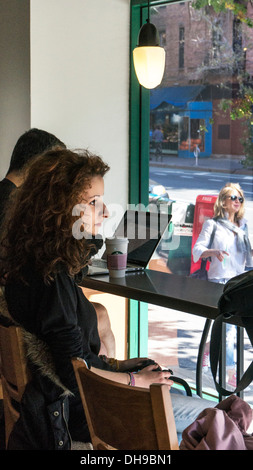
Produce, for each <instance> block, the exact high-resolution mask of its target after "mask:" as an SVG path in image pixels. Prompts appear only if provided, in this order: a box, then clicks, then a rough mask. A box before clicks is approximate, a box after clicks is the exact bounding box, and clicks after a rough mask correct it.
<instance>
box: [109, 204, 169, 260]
mask: <svg viewBox="0 0 253 470" xmlns="http://www.w3.org/2000/svg"><path fill="white" fill-rule="evenodd" d="M170 219H171V214H164V213H158V212H144V211H133V210H128V211H126V212H125V214H124V217H123V218H122V220H121V221H120V223H119V225H118V227H117V229H116V230H115V233H114V236H116V237H127V238H128V240H129V243H128V256H127V262H128V263H130V264H136V265H138V266H142V267H144V268H145V267H146V266H147V264H148V262H149V261H150V259H151V257H152V255H153V253H154V251H155V249H156V247H157V245H158V243H159V241H160V240H161V237H162V235H163V233H164V231H165V229H166V228H167V226H168V223H169V222H170ZM104 256H105V253H104V255H103V258H104Z"/></svg>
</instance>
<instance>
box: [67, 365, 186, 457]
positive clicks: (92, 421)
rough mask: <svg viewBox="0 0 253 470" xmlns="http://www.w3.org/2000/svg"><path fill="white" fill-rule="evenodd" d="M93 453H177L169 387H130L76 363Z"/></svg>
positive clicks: (154, 385) (177, 447) (156, 385)
mask: <svg viewBox="0 0 253 470" xmlns="http://www.w3.org/2000/svg"><path fill="white" fill-rule="evenodd" d="M72 364H73V367H74V370H75V374H76V379H77V383H78V387H79V390H80V395H81V399H82V403H83V407H84V411H85V414H86V419H87V423H88V426H89V431H90V435H91V441H92V445H93V448H94V450H100V449H103V450H115V449H116V450H178V449H179V446H178V439H177V432H176V426H175V420H174V415H173V409H172V403H171V397H170V392H169V389H168V387H167V385H161V384H153V385H151V386H150V389H149V390H148V389H144V388H139V387H130V386H127V385H123V384H119V383H117V382H113V381H111V380H108V379H105V378H103V377H101V376H99V375H97V374H95V373H94V372H91V371H90V370H89V369H88V368H87V367H86V365H85V363H84V361H82V360H80V359H73V360H72Z"/></svg>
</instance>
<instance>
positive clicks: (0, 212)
mask: <svg viewBox="0 0 253 470" xmlns="http://www.w3.org/2000/svg"><path fill="white" fill-rule="evenodd" d="M15 188H16V186H15V184H14V183H12V181H10V180H8V179H7V178H4V179H3V180H2V181H0V224H1V223H2V220H3V217H4V214H5V207H6V204H7V202H8V200H9V198H10V195H11V193H12V191H13V190H14V189H15Z"/></svg>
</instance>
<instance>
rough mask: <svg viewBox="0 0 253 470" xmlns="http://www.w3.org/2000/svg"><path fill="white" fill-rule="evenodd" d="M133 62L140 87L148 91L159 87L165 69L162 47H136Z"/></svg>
mask: <svg viewBox="0 0 253 470" xmlns="http://www.w3.org/2000/svg"><path fill="white" fill-rule="evenodd" d="M133 61H134V68H135V72H136V75H137V78H138V81H139V83H140V85H142V86H144V87H145V88H148V89H151V88H155V87H156V86H158V85H160V83H161V81H162V78H163V74H164V67H165V50H164V49H163V47H159V46H139V47H136V48H135V49H134V50H133Z"/></svg>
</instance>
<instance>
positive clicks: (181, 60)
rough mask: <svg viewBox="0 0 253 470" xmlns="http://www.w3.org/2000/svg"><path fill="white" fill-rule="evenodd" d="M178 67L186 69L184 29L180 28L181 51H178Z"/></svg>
mask: <svg viewBox="0 0 253 470" xmlns="http://www.w3.org/2000/svg"><path fill="white" fill-rule="evenodd" d="M178 57H179V58H178V66H179V68H180V69H183V68H184V27H183V26H180V28H179V51H178Z"/></svg>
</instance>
